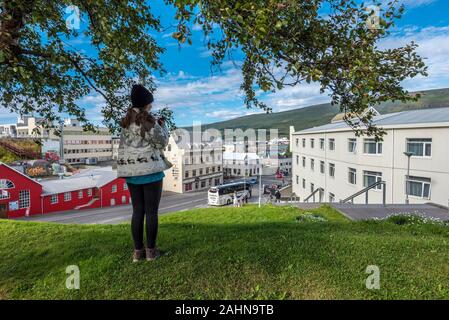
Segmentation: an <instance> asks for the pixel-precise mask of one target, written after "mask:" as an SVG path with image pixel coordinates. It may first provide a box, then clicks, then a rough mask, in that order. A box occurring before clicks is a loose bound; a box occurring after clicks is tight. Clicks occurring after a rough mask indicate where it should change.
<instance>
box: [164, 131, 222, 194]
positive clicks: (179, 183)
mask: <svg viewBox="0 0 449 320" xmlns="http://www.w3.org/2000/svg"><path fill="white" fill-rule="evenodd" d="M175 138H176V137H175V135H174V134H172V135H171V136H170V140H169V143H168V145H167V148H166V149H165V152H164V153H165V156H166V157H167V159H168V160H169V161H170V162H171V163H172V164H173V167H172V168H170V169H168V170H166V171H164V173H165V179H164V186H163V189H164V190H166V191H172V192H177V193H184V192H191V191H198V190H208V189H209V188H210V187H212V186H217V185H220V184H222V183H223V166H222V160H223V158H222V157H223V147H222V144H221V143H201V144H196V143H195V144H190V143H185V144H184V143H180V142H179V141H178V138H176V140H175Z"/></svg>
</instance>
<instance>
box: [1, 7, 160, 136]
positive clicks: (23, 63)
mask: <svg viewBox="0 0 449 320" xmlns="http://www.w3.org/2000/svg"><path fill="white" fill-rule="evenodd" d="M71 5H72V6H77V7H78V8H79V11H80V12H79V13H80V18H82V19H83V20H81V21H80V27H81V28H82V33H83V34H82V36H84V37H85V38H86V39H89V40H90V42H91V45H92V47H93V48H94V49H95V55H94V56H92V55H88V54H87V53H84V52H82V51H80V50H78V49H77V48H76V47H74V46H73V45H71V43H70V39H73V38H74V37H75V38H76V37H79V36H81V34H80V30H81V29H80V30H77V29H76V28H68V27H67V25H66V19H68V17H67V14H66V8H68V7H69V6H71ZM0 6H1V13H0V15H1V18H0V19H1V20H0V23H1V25H0V85H1V89H0V90H1V92H0V93H1V95H0V103H1V104H2V105H3V106H4V107H5V108H8V109H10V110H11V111H14V112H18V113H19V114H27V113H31V112H35V113H37V114H39V115H40V116H42V117H44V118H47V119H48V120H49V121H52V122H59V121H60V113H62V112H65V113H68V114H70V115H72V116H75V117H76V118H78V119H79V120H80V121H82V122H83V123H85V124H86V125H87V127H90V128H92V123H91V121H90V120H89V119H88V118H87V117H86V113H85V110H84V109H83V107H82V106H79V105H77V103H76V102H77V100H78V99H80V98H82V97H83V96H85V95H87V94H89V93H96V94H100V95H101V96H103V97H104V99H105V101H106V105H105V106H104V107H103V110H102V112H103V114H104V116H105V121H106V123H109V124H113V123H115V121H116V120H118V119H119V118H120V115H121V114H122V112H123V111H124V110H125V109H126V108H127V107H128V104H129V103H128V97H127V94H128V92H129V88H130V86H131V85H132V84H133V83H134V82H135V81H136V79H139V81H140V82H142V83H143V84H144V85H146V86H148V87H150V88H153V87H154V84H153V81H152V78H151V77H150V75H151V71H155V70H162V66H161V64H160V62H159V55H160V54H161V53H162V52H163V49H162V48H161V47H159V46H158V45H157V43H156V41H155V39H154V38H153V37H152V36H151V35H150V34H151V32H154V31H156V32H159V31H160V30H161V25H160V21H159V20H158V19H157V18H155V17H154V16H153V14H152V12H151V7H150V6H149V5H148V4H147V3H146V1H143V0H132V1H122V0H59V1H51V0H50V1H49V0H3V1H0ZM69 12H70V10H69ZM75 13H76V12H73V13H72V14H75ZM68 22H73V23H76V21H68Z"/></svg>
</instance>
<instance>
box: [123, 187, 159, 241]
mask: <svg viewBox="0 0 449 320" xmlns="http://www.w3.org/2000/svg"><path fill="white" fill-rule="evenodd" d="M128 188H129V192H130V194H131V201H132V205H133V216H132V219H131V233H132V236H133V240H134V248H135V249H136V250H141V249H143V224H144V220H145V216H146V218H147V225H146V233H147V246H148V248H150V249H153V248H155V247H156V238H157V229H158V216H157V215H158V210H159V201H160V200H161V194H162V180H160V181H156V182H152V183H147V184H131V183H130V184H128Z"/></svg>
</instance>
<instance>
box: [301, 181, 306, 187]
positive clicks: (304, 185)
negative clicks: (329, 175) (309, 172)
mask: <svg viewBox="0 0 449 320" xmlns="http://www.w3.org/2000/svg"><path fill="white" fill-rule="evenodd" d="M302 188H303V189H305V188H306V179H302Z"/></svg>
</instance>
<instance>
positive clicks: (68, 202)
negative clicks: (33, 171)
mask: <svg viewBox="0 0 449 320" xmlns="http://www.w3.org/2000/svg"><path fill="white" fill-rule="evenodd" d="M0 192H1V194H0V217H7V218H15V217H22V216H25V215H34V214H44V213H50V212H62V211H67V210H82V209H92V208H102V207H109V206H116V205H121V204H129V203H130V195H129V191H128V187H127V185H126V182H125V180H124V179H121V178H117V173H116V172H115V171H112V170H111V169H110V168H104V169H101V168H100V169H95V170H86V171H84V172H81V173H78V174H76V175H74V176H72V177H68V178H64V179H55V180H44V181H40V182H37V181H35V180H33V179H31V178H29V177H28V176H26V175H25V174H23V173H21V172H19V171H17V170H15V169H13V168H11V167H9V166H8V165H6V164H4V163H0Z"/></svg>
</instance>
